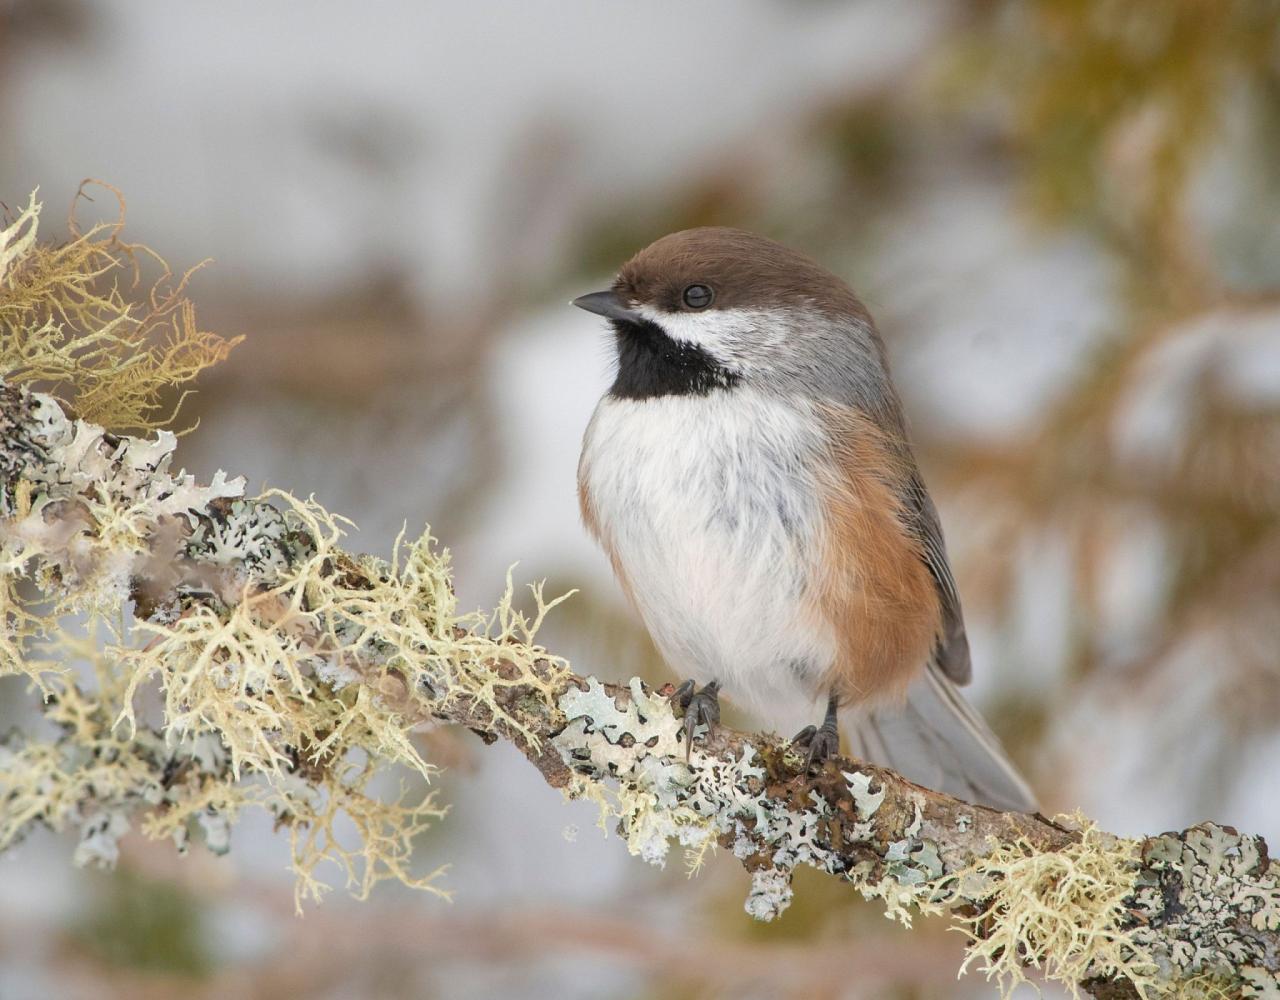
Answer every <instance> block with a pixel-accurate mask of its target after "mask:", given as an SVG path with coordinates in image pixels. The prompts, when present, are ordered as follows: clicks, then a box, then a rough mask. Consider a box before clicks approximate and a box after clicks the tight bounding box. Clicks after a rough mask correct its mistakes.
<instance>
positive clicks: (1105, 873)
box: [0, 385, 1280, 997]
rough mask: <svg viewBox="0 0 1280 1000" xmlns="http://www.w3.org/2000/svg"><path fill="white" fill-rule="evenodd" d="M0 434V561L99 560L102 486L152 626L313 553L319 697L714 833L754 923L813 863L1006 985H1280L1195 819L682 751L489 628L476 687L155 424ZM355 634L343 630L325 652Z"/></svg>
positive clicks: (1218, 840)
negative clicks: (174, 468)
mask: <svg viewBox="0 0 1280 1000" xmlns="http://www.w3.org/2000/svg"><path fill="white" fill-rule="evenodd" d="M0 432H3V445H2V447H0V546H2V547H0V556H3V560H2V562H0V565H3V567H4V569H5V571H6V573H7V574H8V575H9V576H10V578H11V579H10V581H8V582H9V583H10V584H12V582H13V580H15V579H18V578H19V577H22V578H34V577H39V578H40V579H43V580H44V581H45V584H46V585H47V586H53V587H56V586H71V584H72V580H73V577H76V576H77V574H78V575H79V576H80V577H83V578H86V579H87V578H89V577H91V576H93V575H94V574H95V573H96V572H97V569H96V568H95V567H86V566H85V565H82V563H83V562H84V557H83V553H82V555H81V560H80V563H77V561H76V560H77V556H76V553H77V552H78V551H81V550H80V549H77V545H78V544H80V543H79V542H78V541H77V538H78V537H80V536H86V537H89V536H91V537H92V541H93V544H95V545H105V544H106V542H105V541H104V540H103V539H102V538H101V537H100V536H101V535H102V529H101V523H100V522H98V521H95V520H94V517H95V516H96V515H95V514H94V513H93V511H94V510H96V509H97V508H95V507H94V506H93V504H94V503H98V504H99V505H101V504H104V503H106V500H105V499H104V498H106V497H108V496H110V497H111V498H114V501H128V502H129V503H131V504H133V506H131V507H129V508H128V509H129V511H130V514H129V518H130V519H129V520H128V524H129V525H130V526H131V529H130V530H131V531H133V535H131V536H130V537H131V539H132V541H131V545H132V548H131V549H129V561H128V571H127V586H128V589H129V593H130V597H131V599H132V601H133V606H134V613H135V614H136V615H137V616H138V617H139V618H140V619H143V620H147V621H150V622H151V623H152V624H153V625H156V626H159V627H161V628H173V627H176V625H177V623H179V622H180V621H181V620H182V619H183V617H184V616H185V615H190V614H192V613H193V611H194V610H200V611H201V612H202V613H209V614H212V615H215V616H222V617H224V618H225V617H226V616H227V615H229V614H230V611H229V609H234V608H236V607H238V606H240V607H243V604H244V602H245V601H249V600H252V599H253V598H254V597H255V596H261V595H263V594H270V593H273V591H272V589H271V588H273V587H275V586H277V585H278V582H279V580H280V579H281V576H282V573H285V572H287V571H288V570H289V569H290V568H291V567H295V566H297V565H299V564H301V563H303V562H305V561H307V560H310V562H309V563H307V564H308V565H312V564H314V569H313V570H310V572H313V574H314V575H313V576H312V577H310V578H308V581H307V585H306V586H303V587H299V588H298V590H297V593H298V594H299V595H300V596H298V597H297V601H298V602H299V605H300V606H299V607H297V608H294V609H293V612H294V617H293V618H291V619H289V627H291V628H292V629H293V631H292V633H291V641H292V642H293V643H294V644H295V645H294V647H291V648H295V649H298V650H300V651H301V653H300V655H299V657H298V659H297V662H295V663H293V664H292V665H291V666H292V667H293V668H294V669H296V670H298V671H300V672H301V673H305V676H306V683H308V684H310V685H312V687H313V689H314V690H315V691H330V690H336V689H338V688H339V687H340V686H341V684H345V683H354V684H357V685H363V686H364V687H365V688H366V689H367V691H368V693H369V695H370V700H371V703H372V704H374V705H375V706H376V709H370V710H369V711H374V710H376V711H377V712H380V713H383V715H384V716H385V717H386V718H388V719H392V720H394V721H395V724H396V725H397V726H399V727H401V728H402V729H403V730H404V731H407V730H408V729H409V728H411V727H413V726H415V725H419V724H421V723H427V722H433V723H438V722H448V723H453V724H457V725H461V726H465V727H467V728H469V729H471V730H473V731H475V732H476V733H478V734H479V735H480V736H481V737H482V738H483V739H485V740H486V742H493V741H495V740H498V739H502V740H507V741H509V742H511V743H512V744H514V745H515V746H516V747H517V748H518V749H519V750H520V752H521V753H523V754H524V755H525V757H527V758H528V760H529V761H530V763H531V764H532V765H533V766H534V768H535V769H536V770H537V772H538V773H539V774H540V775H541V777H542V779H543V780H544V781H545V782H546V783H547V784H549V785H551V786H552V787H555V788H558V789H561V790H563V791H564V792H565V793H566V794H569V795H572V796H577V797H590V798H593V799H596V800H597V801H599V802H601V803H602V807H604V808H606V810H607V811H608V812H609V814H610V815H612V816H614V817H616V820H617V823H618V826H619V831H620V833H621V834H622V836H623V837H624V839H625V841H626V843H627V845H628V847H629V849H630V850H631V851H632V852H633V853H635V854H638V855H640V856H642V857H644V858H646V859H647V860H649V861H662V860H664V859H665V857H666V855H667V852H668V849H669V846H670V845H671V844H672V843H673V842H675V843H679V844H682V845H684V846H685V847H686V848H689V849H691V850H693V851H694V852H696V853H697V854H698V855H699V857H700V856H701V854H702V853H704V852H705V851H706V849H707V847H708V846H709V845H711V844H713V843H718V844H719V845H720V846H722V847H723V848H725V849H727V850H728V851H730V852H732V854H733V855H734V857H735V858H737V859H738V860H739V861H740V863H741V864H742V865H743V866H744V867H745V868H746V869H747V870H748V871H749V872H750V873H751V875H752V890H751V894H750V897H749V898H748V900H747V903H746V907H747V910H748V912H750V913H752V914H753V915H754V916H756V917H758V918H762V919H772V918H773V917H775V916H777V915H778V914H780V913H781V912H782V910H783V909H785V907H786V905H787V903H788V902H789V900H790V896H791V888H790V878H791V873H792V871H793V870H794V869H795V868H796V866H798V865H802V864H807V865H810V866H812V867H815V868H817V869H819V870H821V871H824V872H826V873H828V874H830V875H832V876H833V877H837V878H841V879H844V880H846V881H848V882H850V883H851V884H852V886H853V887H855V888H857V889H859V890H860V891H861V892H862V893H863V894H864V895H866V896H868V897H877V898H880V899H882V900H883V901H884V902H885V904H886V905H887V907H888V908H889V912H890V915H894V916H897V917H899V918H900V919H903V921H904V922H908V921H909V912H910V910H911V909H912V908H917V907H918V908H920V909H923V910H926V911H938V910H945V911H949V912H951V913H952V914H953V915H954V916H956V917H957V918H958V919H960V920H963V921H967V924H966V926H967V927H968V929H969V930H970V933H971V935H972V939H973V944H972V945H971V952H970V954H971V957H972V958H974V959H977V960H978V961H979V962H980V963H981V964H984V965H985V966H986V967H987V969H988V971H989V973H991V972H994V974H996V975H997V976H1001V977H1005V978H1006V982H1008V981H1010V980H1012V979H1015V978H1017V977H1018V976H1019V975H1020V974H1021V967H1022V966H1024V965H1027V964H1031V965H1036V966H1039V967H1041V968H1043V969H1044V970H1045V971H1046V972H1047V973H1048V974H1049V975H1050V976H1051V977H1052V978H1057V979H1060V980H1063V981H1064V982H1067V983H1068V984H1069V985H1070V986H1072V987H1081V988H1084V989H1086V990H1088V991H1090V992H1092V993H1093V994H1094V995H1095V996H1098V997H1126V996H1143V997H1148V996H1157V995H1164V994H1165V993H1167V992H1169V991H1173V990H1175V989H1183V990H1185V989H1188V988H1190V987H1191V986H1195V987H1199V988H1208V987H1210V986H1212V987H1216V988H1220V989H1221V990H1223V991H1225V992H1224V993H1223V995H1240V996H1258V997H1280V865H1278V864H1277V863H1275V862H1272V861H1270V860H1269V858H1268V855H1267V849H1266V844H1265V842H1264V841H1263V840H1262V839H1261V838H1260V837H1254V836H1248V835H1241V834H1239V833H1237V832H1236V831H1235V830H1232V829H1231V828H1229V827H1224V826H1219V825H1216V824H1212V823H1204V824H1200V825H1198V826H1195V827H1191V828H1189V829H1187V830H1183V831H1179V832H1174V833H1164V834H1160V835H1157V836H1152V837H1147V838H1145V839H1142V840H1140V841H1127V840H1122V839H1119V838H1115V837H1110V836H1108V835H1106V834H1103V833H1101V832H1100V831H1098V830H1096V829H1095V828H1093V827H1092V826H1091V825H1090V824H1087V823H1084V822H1082V821H1074V822H1055V821H1054V820H1051V819H1048V818H1046V817H1044V816H1040V815H1024V814H1018V813H1001V812H997V811H994V810H990V809H986V808H983V807H981V806H975V805H971V804H969V803H966V802H962V801H959V800H957V799H954V798H951V797H949V796H946V795H943V794H940V793H938V792H934V791H931V790H929V789H925V788H922V787H919V786H917V785H914V784H912V783H911V782H909V781H907V780H905V779H904V778H902V777H901V776H899V775H897V774H895V773H894V772H892V771H889V770H886V769H884V768H880V767H876V766H873V765H871V764H868V763H866V762H863V761H858V760H853V759H848V758H839V759H834V760H831V761H828V762H826V763H825V764H824V765H823V766H822V768H821V769H820V770H819V771H817V772H816V773H813V774H806V773H804V772H803V766H802V761H801V758H800V756H798V755H797V754H796V753H794V752H793V751H792V750H791V749H790V747H789V746H788V745H787V744H786V743H785V742H783V741H781V740H779V739H778V738H777V737H776V736H774V735H771V734H760V733H755V734H752V733H742V732H735V731H732V730H728V729H721V730H719V731H717V732H716V733H715V734H713V735H711V736H710V737H709V738H704V739H701V740H699V741H697V742H696V745H695V746H694V747H693V748H692V752H691V754H690V755H689V762H688V763H687V764H686V747H685V746H684V745H683V743H682V741H681V740H682V737H681V728H680V724H679V721H678V720H677V719H676V718H675V717H674V715H673V714H672V711H671V708H670V706H669V703H668V701H667V699H666V698H665V697H664V694H663V692H654V691H652V690H650V689H648V688H647V687H646V686H645V685H644V684H642V683H641V682H640V681H639V680H632V681H631V682H630V683H629V684H627V685H616V684H607V683H602V682H600V681H599V680H597V679H595V678H592V677H587V676H581V675H578V674H575V673H572V672H570V671H568V670H567V669H566V668H565V667H564V666H563V665H562V664H561V663H560V662H558V661H557V660H556V659H555V658H554V657H550V656H541V655H539V654H538V651H537V650H536V649H532V650H531V648H530V647H528V646H527V645H525V646H521V645H520V644H519V643H516V642H514V641H513V640H511V639H510V637H504V638H503V639H502V641H501V642H498V643H496V644H493V645H492V647H491V648H488V649H487V651H486V652H484V653H483V660H482V663H481V665H482V667H483V668H484V670H487V671H488V672H489V674H488V679H485V677H483V676H482V677H481V678H480V681H478V682H477V681H476V680H475V679H474V677H472V675H469V674H465V673H460V672H459V671H458V670H456V669H443V668H441V667H440V666H439V664H437V663H435V662H434V661H433V660H432V655H434V654H431V655H428V653H427V652H423V651H422V650H421V649H418V650H417V652H415V649H417V647H414V646H413V644H412V643H408V644H406V642H404V641H400V640H396V641H392V639H391V638H389V636H388V634H387V633H386V630H385V629H384V630H383V632H380V633H378V634H372V633H371V632H370V628H369V626H368V624H367V622H366V620H365V619H363V618H361V617H360V613H359V612H352V611H347V610H341V609H345V608H350V607H352V606H353V605H351V604H350V603H348V604H343V605H333V604H326V605H324V606H323V607H320V606H317V608H308V607H307V606H306V605H307V602H308V601H310V600H312V597H311V595H313V594H314V592H315V589H316V588H318V587H323V586H330V585H332V586H338V585H339V584H340V585H341V588H342V590H343V592H344V593H354V594H361V593H368V594H371V595H376V594H378V593H380V591H379V587H382V586H385V584H386V580H387V579H388V574H391V575H394V571H393V570H391V569H388V567H387V565H386V564H385V563H380V562H378V561H376V560H371V559H368V558H367V557H354V556H350V555H347V554H345V553H343V552H341V551H339V550H337V549H332V550H328V551H325V550H324V549H323V544H322V542H321V540H320V539H318V538H316V537H312V536H311V535H309V534H308V530H307V529H306V527H305V526H300V525H299V524H298V523H297V522H296V521H294V522H289V521H288V520H287V519H285V518H282V517H281V515H280V513H279V511H278V510H277V509H276V508H274V507H273V506H272V505H271V504H269V503H266V502H264V501H261V500H257V501H253V500H245V499H243V498H242V490H243V484H242V483H240V482H239V481H236V480H227V479H226V478H225V477H222V476H221V475H220V476H219V477H217V478H216V480H215V482H214V483H212V484H210V485H208V486H200V485H197V484H194V483H193V482H192V481H191V480H190V478H189V477H184V476H182V475H181V474H177V475H173V474H170V473H169V471H168V458H169V456H170V455H171V453H172V450H173V441H172V438H171V437H169V438H165V437H164V436H162V437H161V438H159V439H158V441H155V442H151V441H145V440H141V439H136V438H127V437H126V438H122V437H117V436H115V435H111V434H108V433H106V432H104V431H103V430H102V429H101V428H98V427H94V426H92V425H89V424H85V423H83V422H81V421H76V420H72V419H71V418H69V417H68V416H67V415H66V414H65V413H63V411H62V409H61V408H60V407H59V406H58V405H57V403H56V402H55V401H54V400H52V399H51V398H49V397H46V396H41V395H40V394H34V393H31V392H28V391H26V390H25V389H22V388H18V387H12V386H4V385H0ZM112 523H113V524H114V523H116V522H112ZM95 533H96V534H95ZM312 534H314V533H312ZM213 538H216V539H222V540H226V539H231V538H236V539H252V540H253V541H252V544H250V543H248V542H244V543H240V542H237V546H238V547H229V545H230V543H227V544H222V543H219V544H217V545H215V544H212V543H211V542H210V539H213ZM50 539H53V541H50ZM58 546H61V548H58ZM82 548H83V546H82ZM90 548H92V545H91V546H90ZM95 551H96V550H95ZM317 552H321V555H322V558H317ZM99 556H100V553H99ZM41 574H43V576H41ZM308 588H310V589H308ZM12 593H13V591H12V588H10V597H9V600H8V603H7V605H6V607H5V608H4V609H0V610H4V611H5V617H6V625H7V627H10V628H13V627H14V622H15V621H16V620H17V619H18V618H19V617H20V616H21V614H22V611H21V608H20V602H15V599H14V598H13V596H12ZM371 599H372V598H371ZM266 606H267V607H270V603H269V602H268V603H267V605H266ZM335 608H336V609H338V610H335ZM255 614H257V615H258V617H259V618H262V617H263V615H266V616H267V618H268V619H270V614H268V613H267V612H264V611H263V610H262V609H261V608H258V609H257V610H256V611H255ZM271 614H275V615H276V619H274V620H268V621H266V624H265V625H264V627H275V626H279V627H281V628H284V627H286V626H285V622H284V619H285V617H287V616H286V614H285V612H284V611H282V610H281V609H279V608H277V609H275V610H274V611H273V612H271ZM299 615H301V616H302V617H301V618H299V617H298V616H299ZM308 615H309V617H308ZM344 616H345V617H344ZM303 619H305V621H306V622H307V623H308V624H307V625H306V626H305V628H300V627H299V626H298V625H297V622H298V621H299V620H303ZM385 620H386V621H390V622H395V621H397V619H395V617H394V615H392V616H390V617H388V618H386V619H385ZM400 624H401V625H403V621H401V623H400ZM357 631H358V632H360V633H361V636H362V637H361V638H360V640H359V643H360V644H359V645H358V646H355V645H351V646H342V645H340V644H339V637H342V636H346V635H348V634H350V633H352V632H357ZM375 631H376V630H375ZM456 638H457V639H458V640H459V641H462V640H463V639H465V638H467V636H466V635H465V634H464V633H461V632H458V634H457V636H456ZM342 641H343V642H345V641H346V640H345V639H344V640H342ZM397 643H398V644H397ZM352 650H356V652H355V653H352V652H351V651H352ZM301 654H305V655H301ZM517 654H519V655H517ZM15 662H16V661H15ZM8 666H9V669H11V670H12V669H15V667H14V664H12V663H10V664H8ZM19 666H20V664H19ZM300 676H301V674H300ZM335 677H338V678H342V680H341V681H339V680H335ZM468 678H470V679H468ZM250 694H252V692H250ZM223 738H224V740H225V739H227V737H226V736H225V735H224V736H223ZM299 774H300V776H301V777H303V778H306V776H307V771H306V769H305V768H302V769H300V772H299ZM2 787H3V786H2V785H0V789H2ZM84 794H85V796H86V801H84V802H81V803H79V808H80V809H81V811H82V812H83V811H87V810H91V808H92V806H93V803H92V801H89V800H90V799H91V798H92V794H93V792H92V788H91V787H90V789H89V790H88V791H86V792H85V793H84ZM3 800H4V797H3V796H2V795H0V802H3ZM140 807H142V805H141V804H140ZM0 818H3V817H2V816H0Z"/></svg>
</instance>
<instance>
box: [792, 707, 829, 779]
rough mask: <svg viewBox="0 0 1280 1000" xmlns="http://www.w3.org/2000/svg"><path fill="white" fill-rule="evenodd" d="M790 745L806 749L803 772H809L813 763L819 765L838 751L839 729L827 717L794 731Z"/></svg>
mask: <svg viewBox="0 0 1280 1000" xmlns="http://www.w3.org/2000/svg"><path fill="white" fill-rule="evenodd" d="M791 745H792V746H796V747H801V748H807V749H808V751H809V753H808V756H807V757H806V758H805V762H804V773H805V774H809V773H810V772H811V771H812V770H813V768H814V765H815V764H816V765H817V766H819V767H821V766H822V765H823V764H824V763H825V762H826V761H827V760H829V759H830V758H832V757H834V756H836V755H837V754H838V753H839V752H840V729H839V727H838V726H837V725H836V723H835V721H834V720H832V719H827V720H826V721H825V722H823V723H822V725H820V726H805V727H804V728H803V729H802V730H800V732H798V733H796V735H795V738H794V739H793V740H792V741H791Z"/></svg>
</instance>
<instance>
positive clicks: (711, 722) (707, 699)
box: [671, 680, 720, 764]
mask: <svg viewBox="0 0 1280 1000" xmlns="http://www.w3.org/2000/svg"><path fill="white" fill-rule="evenodd" d="M671 703H672V705H674V706H676V708H677V709H679V711H680V713H683V715H684V761H685V763H686V764H687V763H689V754H690V752H691V751H692V750H693V734H694V733H695V732H696V731H697V729H698V726H700V725H705V726H706V727H707V736H706V738H707V739H708V740H710V739H711V737H712V736H713V735H714V734H715V731H716V726H718V725H719V724H720V684H719V682H718V681H712V682H711V683H710V684H708V685H706V686H705V687H703V688H702V690H701V691H699V690H696V685H695V684H694V682H693V681H692V680H687V681H685V682H684V683H683V684H681V685H680V686H679V687H678V688H676V689H675V691H674V692H672V694H671Z"/></svg>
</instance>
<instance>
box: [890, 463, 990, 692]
mask: <svg viewBox="0 0 1280 1000" xmlns="http://www.w3.org/2000/svg"><path fill="white" fill-rule="evenodd" d="M905 500H906V504H905V506H906V514H907V520H908V525H907V526H908V527H909V528H910V529H911V531H912V533H913V534H914V535H915V536H916V538H918V539H919V540H920V545H921V547H922V549H923V552H924V561H925V565H926V566H928V567H929V573H930V574H931V575H932V576H933V582H934V585H935V586H936V587H937V588H938V598H939V600H940V601H941V603H942V636H941V637H940V638H939V640H938V647H937V649H936V650H935V652H934V661H935V662H936V663H937V664H938V666H939V667H940V668H941V670H942V672H943V673H944V674H945V675H946V676H947V678H948V679H949V680H951V681H953V682H955V683H956V684H968V683H969V680H970V679H971V678H972V677H973V666H972V664H971V663H970V662H969V640H968V638H967V637H966V636H965V634H964V615H963V614H962V613H961V611H960V595H959V593H958V592H957V591H956V581H955V578H954V577H953V576H952V575H951V563H950V562H949V561H948V560H947V546H946V543H945V542H944V541H943V540H942V525H941V523H940V522H939V521H938V510H937V508H936V507H934V505H933V500H932V499H931V498H930V496H929V491H928V490H927V489H925V485H924V481H923V480H922V479H921V478H920V473H919V472H918V471H916V470H915V469H913V470H912V472H911V478H910V480H909V481H908V483H907V488H906V497H905Z"/></svg>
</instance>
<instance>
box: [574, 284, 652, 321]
mask: <svg viewBox="0 0 1280 1000" xmlns="http://www.w3.org/2000/svg"><path fill="white" fill-rule="evenodd" d="M570 304H571V305H575V306H577V307H578V308H579V309H585V310H586V311H587V312H591V313H595V314H596V315H597V316H605V317H607V318H608V319H621V320H630V321H631V322H632V323H639V322H640V321H641V319H642V317H641V316H640V314H639V313H637V312H636V311H635V310H633V309H629V308H627V305H626V303H624V302H623V301H622V299H620V298H618V296H617V293H615V292H591V293H590V294H589V295H579V296H578V297H577V298H576V299H574V300H573V302H572V303H570Z"/></svg>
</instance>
